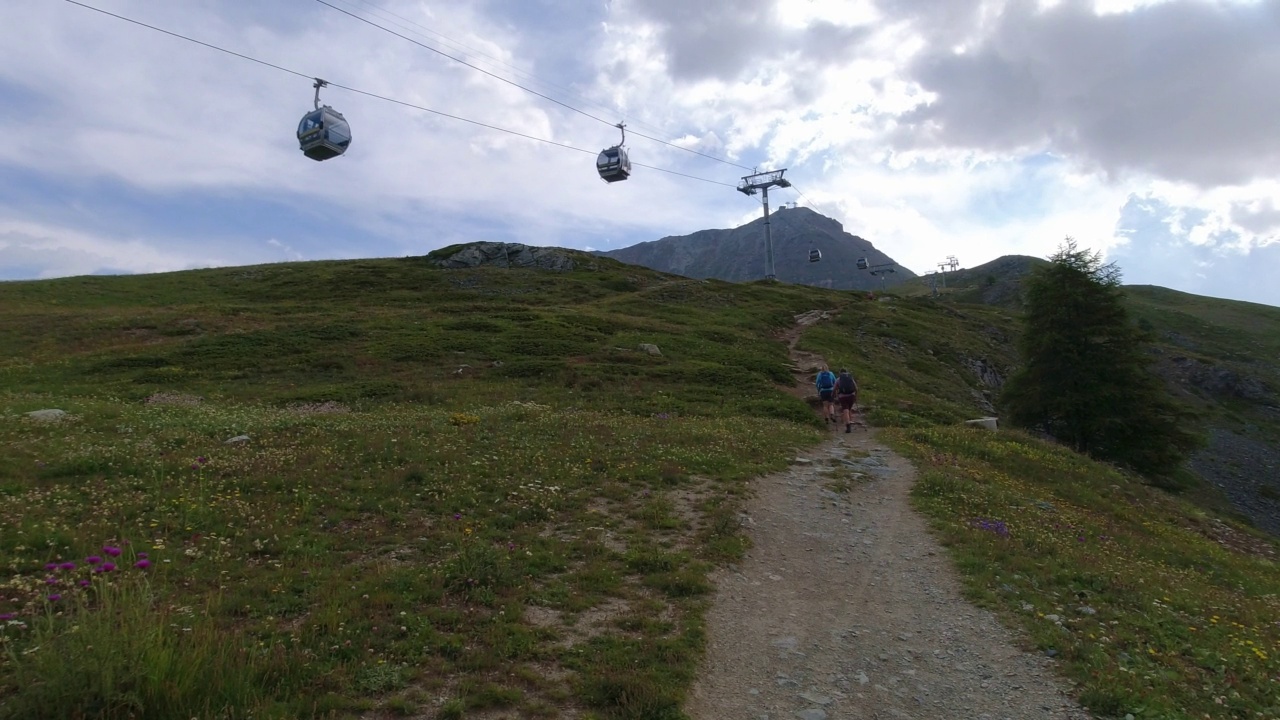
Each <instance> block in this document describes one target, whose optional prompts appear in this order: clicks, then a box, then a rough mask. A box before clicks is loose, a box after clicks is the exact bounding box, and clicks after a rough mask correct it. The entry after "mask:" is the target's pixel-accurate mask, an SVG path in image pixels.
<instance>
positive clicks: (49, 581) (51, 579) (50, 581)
mask: <svg viewBox="0 0 1280 720" xmlns="http://www.w3.org/2000/svg"><path fill="white" fill-rule="evenodd" d="M44 584H45V585H57V584H58V578H56V577H53V576H50V577H47V578H45V579H44Z"/></svg>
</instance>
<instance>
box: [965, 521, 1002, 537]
mask: <svg viewBox="0 0 1280 720" xmlns="http://www.w3.org/2000/svg"><path fill="white" fill-rule="evenodd" d="M969 524H970V526H972V527H975V528H977V529H979V530H986V531H987V532H989V533H995V534H996V535H999V536H1000V537H1009V526H1008V525H1006V524H1005V522H1004V521H1003V520H992V519H990V518H974V519H973V520H972V521H971V522H970V523H969Z"/></svg>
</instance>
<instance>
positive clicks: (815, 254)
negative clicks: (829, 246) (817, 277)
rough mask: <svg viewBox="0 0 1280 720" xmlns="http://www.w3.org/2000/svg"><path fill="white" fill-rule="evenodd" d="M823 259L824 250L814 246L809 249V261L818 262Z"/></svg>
mask: <svg viewBox="0 0 1280 720" xmlns="http://www.w3.org/2000/svg"><path fill="white" fill-rule="evenodd" d="M821 259H822V251H821V250H819V249H817V248H814V249H812V250H810V251H809V262H818V261H819V260H821Z"/></svg>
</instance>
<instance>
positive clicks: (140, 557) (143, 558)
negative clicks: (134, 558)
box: [138, 552, 147, 560]
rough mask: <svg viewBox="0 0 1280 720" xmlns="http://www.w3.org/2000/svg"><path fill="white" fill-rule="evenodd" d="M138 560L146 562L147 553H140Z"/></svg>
mask: <svg viewBox="0 0 1280 720" xmlns="http://www.w3.org/2000/svg"><path fill="white" fill-rule="evenodd" d="M138 559H139V560H146V559H147V554H146V553H144V552H140V553H138Z"/></svg>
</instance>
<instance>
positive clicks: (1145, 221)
mask: <svg viewBox="0 0 1280 720" xmlns="http://www.w3.org/2000/svg"><path fill="white" fill-rule="evenodd" d="M1227 214H1229V213H1227V212H1210V211H1205V210H1203V209H1199V208H1186V207H1179V206H1176V205H1172V204H1170V203H1168V202H1166V201H1164V200H1162V199H1160V198H1158V197H1154V196H1151V195H1141V196H1140V195H1133V196H1131V197H1130V198H1129V199H1128V201H1127V202H1126V203H1125V205H1124V207H1123V208H1122V209H1121V213H1120V222H1119V223H1118V228H1117V232H1118V233H1119V234H1120V235H1121V236H1123V237H1124V239H1125V241H1124V242H1123V243H1121V244H1119V245H1117V246H1115V247H1113V248H1111V249H1110V251H1109V252H1107V259H1108V260H1109V261H1114V262H1116V264H1117V265H1119V266H1120V268H1121V269H1122V270H1123V271H1124V282H1126V283H1131V284H1139V285H1161V286H1164V287H1173V288H1177V289H1179V290H1182V291H1184V292H1190V293H1196V294H1200V295H1209V296H1213V297H1220V298H1234V299H1238V300H1249V301H1253V302H1259V303H1267V304H1270V305H1280V288H1277V286H1276V285H1275V283H1274V281H1273V280H1272V278H1271V272H1270V271H1269V270H1261V271H1260V269H1270V268H1276V267H1280V242H1271V243H1267V244H1257V245H1251V244H1248V243H1242V242H1240V233H1239V232H1238V230H1236V229H1235V228H1234V227H1233V226H1231V224H1230V223H1229V222H1225V221H1224V216H1225V215H1227Z"/></svg>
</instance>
